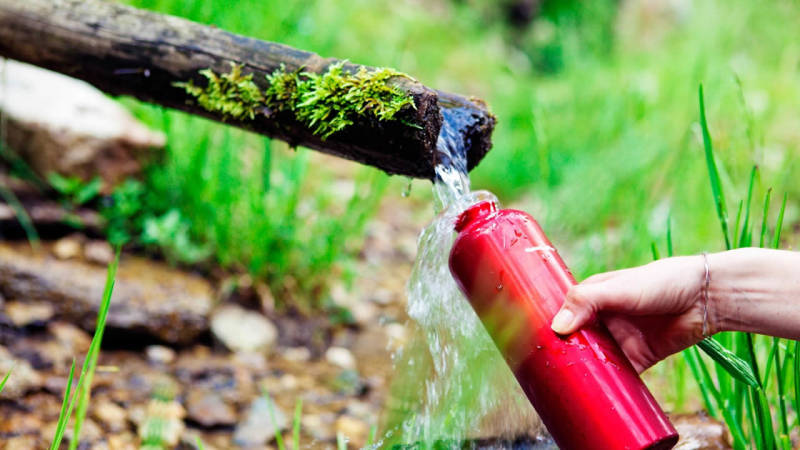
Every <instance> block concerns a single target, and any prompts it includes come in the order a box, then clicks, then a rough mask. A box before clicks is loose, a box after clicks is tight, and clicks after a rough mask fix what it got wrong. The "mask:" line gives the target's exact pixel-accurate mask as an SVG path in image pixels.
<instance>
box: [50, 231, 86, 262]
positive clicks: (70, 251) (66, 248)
mask: <svg viewBox="0 0 800 450" xmlns="http://www.w3.org/2000/svg"><path fill="white" fill-rule="evenodd" d="M53 254H54V255H56V258H58V259H72V258H77V257H78V256H80V254H81V241H80V240H79V239H78V238H76V237H75V236H67V237H63V238H61V239H59V240H57V241H56V243H55V244H53Z"/></svg>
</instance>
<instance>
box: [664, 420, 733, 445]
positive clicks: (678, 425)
mask: <svg viewBox="0 0 800 450" xmlns="http://www.w3.org/2000/svg"><path fill="white" fill-rule="evenodd" d="M671 420H672V424H673V425H675V429H676V430H678V434H679V435H680V437H681V438H680V441H678V444H677V445H676V446H675V449H680V450H726V449H730V448H731V444H730V442H729V441H728V429H727V428H726V427H725V424H724V423H722V422H720V421H718V420H715V419H712V418H711V417H708V416H707V415H705V414H682V415H678V416H673V417H671Z"/></svg>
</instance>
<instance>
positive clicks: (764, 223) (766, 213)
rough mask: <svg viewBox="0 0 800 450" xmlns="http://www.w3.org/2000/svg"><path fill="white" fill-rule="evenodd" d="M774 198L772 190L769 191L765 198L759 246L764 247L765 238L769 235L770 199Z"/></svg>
mask: <svg viewBox="0 0 800 450" xmlns="http://www.w3.org/2000/svg"><path fill="white" fill-rule="evenodd" d="M770 196H772V188H769V189H767V194H766V195H765V196H764V212H763V214H762V215H761V237H760V238H759V239H758V246H759V247H761V248H763V247H764V238H765V237H766V235H767V216H769V199H770Z"/></svg>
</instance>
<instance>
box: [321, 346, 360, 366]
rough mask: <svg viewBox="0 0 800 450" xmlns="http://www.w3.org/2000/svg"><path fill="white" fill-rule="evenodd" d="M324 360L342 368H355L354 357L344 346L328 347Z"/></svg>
mask: <svg viewBox="0 0 800 450" xmlns="http://www.w3.org/2000/svg"><path fill="white" fill-rule="evenodd" d="M325 360H327V361H328V362H329V363H331V364H333V365H335V366H339V367H341V368H342V369H355V367H356V358H355V357H354V356H353V353H351V352H350V350H348V349H346V348H344V347H330V348H329V349H328V350H327V351H326V352H325Z"/></svg>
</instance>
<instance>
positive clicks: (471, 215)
mask: <svg viewBox="0 0 800 450" xmlns="http://www.w3.org/2000/svg"><path fill="white" fill-rule="evenodd" d="M495 211H497V204H496V203H495V202H493V201H489V200H484V201H481V202H478V203H476V204H474V205H472V206H470V207H469V208H467V210H466V211H464V212H463V213H461V215H460V216H458V220H456V225H455V229H456V231H457V232H461V231H462V230H464V229H466V228H467V227H468V226H470V225H471V224H472V223H474V222H476V221H478V220H479V219H482V218H484V217H486V216H488V215H490V214H493V213H494V212H495Z"/></svg>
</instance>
